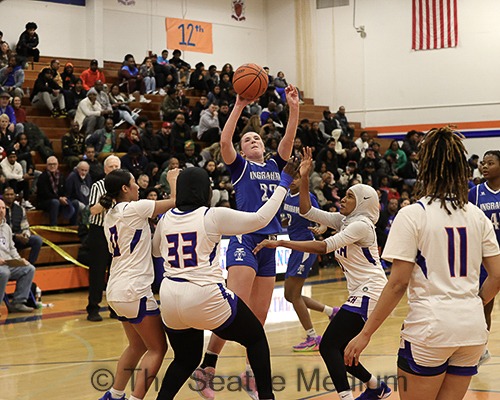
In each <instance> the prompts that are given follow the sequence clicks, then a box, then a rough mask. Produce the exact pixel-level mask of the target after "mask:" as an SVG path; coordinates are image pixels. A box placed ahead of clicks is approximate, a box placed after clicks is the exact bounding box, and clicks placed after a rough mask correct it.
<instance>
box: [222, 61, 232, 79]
mask: <svg viewBox="0 0 500 400" xmlns="http://www.w3.org/2000/svg"><path fill="white" fill-rule="evenodd" d="M221 73H224V74H227V75H228V76H229V82H232V81H233V75H234V71H233V66H232V65H231V64H229V63H226V64H224V66H223V67H222V71H221Z"/></svg>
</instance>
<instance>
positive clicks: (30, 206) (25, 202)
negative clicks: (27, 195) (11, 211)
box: [21, 200, 35, 210]
mask: <svg viewBox="0 0 500 400" xmlns="http://www.w3.org/2000/svg"><path fill="white" fill-rule="evenodd" d="M21 205H22V206H23V207H24V208H25V209H26V210H32V209H34V208H35V206H34V205H33V204H31V203H30V201H29V200H23V201H22V203H21Z"/></svg>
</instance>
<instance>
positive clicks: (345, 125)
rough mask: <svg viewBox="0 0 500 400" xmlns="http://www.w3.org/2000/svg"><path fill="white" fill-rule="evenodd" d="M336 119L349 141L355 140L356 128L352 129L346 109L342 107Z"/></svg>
mask: <svg viewBox="0 0 500 400" xmlns="http://www.w3.org/2000/svg"><path fill="white" fill-rule="evenodd" d="M334 118H335V119H336V120H337V122H338V125H339V126H340V128H341V129H342V133H343V134H344V135H345V136H347V138H348V139H349V140H352V139H353V138H354V128H351V126H350V125H349V121H347V117H346V116H345V107H344V106H340V107H339V109H338V111H337V113H336V114H335V116H334Z"/></svg>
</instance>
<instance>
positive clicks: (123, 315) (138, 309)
mask: <svg viewBox="0 0 500 400" xmlns="http://www.w3.org/2000/svg"><path fill="white" fill-rule="evenodd" d="M108 303H109V305H110V306H111V308H112V309H113V310H115V312H116V314H117V315H118V319H119V320H120V321H128V322H130V323H131V324H138V323H140V322H142V320H143V319H144V317H145V316H146V315H159V314H160V309H159V308H158V303H157V302H156V299H155V298H154V296H153V293H152V292H151V293H149V294H148V295H147V296H144V297H143V298H142V299H140V300H136V301H127V302H125V301H108Z"/></svg>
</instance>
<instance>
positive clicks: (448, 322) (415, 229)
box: [383, 198, 500, 347]
mask: <svg viewBox="0 0 500 400" xmlns="http://www.w3.org/2000/svg"><path fill="white" fill-rule="evenodd" d="M448 209H449V210H450V211H452V214H451V215H448V213H447V212H446V210H445V209H443V208H441V201H439V200H438V201H434V202H433V203H432V204H429V201H428V198H423V199H421V200H420V201H419V202H417V203H416V204H413V205H411V206H408V207H405V208H403V209H401V210H400V211H399V213H398V214H397V216H396V218H395V220H394V222H393V225H392V227H391V231H390V232H389V236H388V239H387V243H386V246H385V249H384V253H383V258H384V259H386V260H388V261H393V260H394V259H398V260H402V261H409V262H414V263H415V266H414V268H413V272H412V275H411V278H410V283H409V286H408V300H409V310H408V316H407V318H406V320H405V323H404V327H403V331H402V333H401V336H402V337H403V338H404V339H406V340H407V341H409V342H411V343H417V344H421V345H425V346H430V347H455V346H472V345H480V344H484V343H486V340H487V337H488V332H487V330H486V323H485V319H484V313H483V304H482V300H481V298H480V297H479V296H478V290H479V272H480V266H481V261H482V258H483V257H490V256H494V255H497V254H500V250H499V248H498V244H497V241H496V237H495V233H494V230H493V226H492V224H491V221H489V220H488V218H486V216H485V215H484V213H483V212H482V211H481V210H480V209H479V208H477V207H476V206H474V205H472V204H471V203H468V204H466V205H465V210H453V209H452V207H451V203H448Z"/></svg>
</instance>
